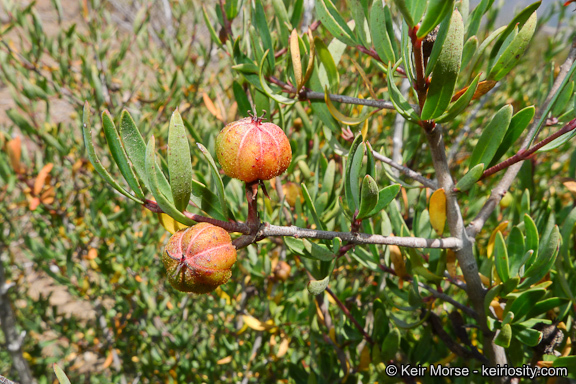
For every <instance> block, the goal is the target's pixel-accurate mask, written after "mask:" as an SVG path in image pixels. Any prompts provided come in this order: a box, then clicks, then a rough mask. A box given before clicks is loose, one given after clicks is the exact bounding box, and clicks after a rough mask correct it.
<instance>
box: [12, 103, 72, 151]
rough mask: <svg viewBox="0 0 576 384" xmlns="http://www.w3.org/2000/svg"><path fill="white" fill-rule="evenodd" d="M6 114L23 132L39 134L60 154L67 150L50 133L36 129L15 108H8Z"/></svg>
mask: <svg viewBox="0 0 576 384" xmlns="http://www.w3.org/2000/svg"><path fill="white" fill-rule="evenodd" d="M6 115H7V116H8V117H9V118H10V120H12V122H13V123H14V124H16V126H17V127H18V128H20V129H21V130H23V131H24V132H26V133H28V134H29V135H32V136H36V135H37V136H40V138H42V141H43V142H44V143H46V144H48V145H50V146H51V147H54V148H55V149H56V150H57V151H58V152H59V153H60V154H61V155H66V154H67V153H68V152H67V151H66V150H65V149H64V147H62V144H60V142H59V141H58V140H57V139H56V138H55V137H54V136H52V135H50V134H48V133H47V132H45V131H43V130H36V128H34V127H33V126H32V125H31V124H30V123H29V122H28V121H27V120H26V119H25V118H24V116H22V115H21V114H19V113H18V112H17V111H16V110H15V109H8V110H7V111H6Z"/></svg>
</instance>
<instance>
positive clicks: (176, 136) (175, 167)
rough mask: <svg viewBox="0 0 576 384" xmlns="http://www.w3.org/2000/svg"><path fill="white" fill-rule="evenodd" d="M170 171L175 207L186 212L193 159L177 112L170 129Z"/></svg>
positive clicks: (173, 115)
mask: <svg viewBox="0 0 576 384" xmlns="http://www.w3.org/2000/svg"><path fill="white" fill-rule="evenodd" d="M168 171H169V172H170V189H171V190H172V197H173V199H174V206H175V207H176V209H178V210H179V211H184V210H186V207H187V206H188V201H189V200H190V194H191V193H192V159H191V157H190V147H189V145H188V136H187V135H186V128H184V123H183V122H182V117H181V116H180V113H179V112H178V111H177V110H176V111H174V112H173V113H172V117H171V118H170V125H169V128H168Z"/></svg>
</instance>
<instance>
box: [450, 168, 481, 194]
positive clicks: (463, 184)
mask: <svg viewBox="0 0 576 384" xmlns="http://www.w3.org/2000/svg"><path fill="white" fill-rule="evenodd" d="M482 172H484V163H480V164H477V165H475V166H474V167H472V169H470V170H469V171H468V172H467V173H466V174H465V175H464V177H462V178H461V179H460V180H458V183H456V187H455V188H456V189H457V190H458V191H461V192H464V191H467V190H469V189H470V188H472V187H473V186H474V184H476V182H477V181H478V180H480V178H481V177H482Z"/></svg>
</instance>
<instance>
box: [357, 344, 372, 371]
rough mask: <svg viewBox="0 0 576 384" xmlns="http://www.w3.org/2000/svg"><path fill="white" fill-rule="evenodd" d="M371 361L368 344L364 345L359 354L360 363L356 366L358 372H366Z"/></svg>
mask: <svg viewBox="0 0 576 384" xmlns="http://www.w3.org/2000/svg"><path fill="white" fill-rule="evenodd" d="M371 362H372V359H371V358H370V347H369V346H368V344H366V345H364V348H362V352H360V363H359V364H358V371H367V370H368V368H370V363H371Z"/></svg>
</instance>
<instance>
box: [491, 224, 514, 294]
mask: <svg viewBox="0 0 576 384" xmlns="http://www.w3.org/2000/svg"><path fill="white" fill-rule="evenodd" d="M494 264H495V266H496V272H498V276H500V280H502V282H504V283H505V282H506V280H508V279H509V278H510V266H509V265H508V250H507V249H506V243H505V242H504V236H502V232H500V231H498V232H497V233H496V241H495V243H494Z"/></svg>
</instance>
